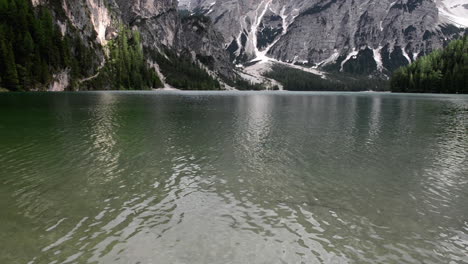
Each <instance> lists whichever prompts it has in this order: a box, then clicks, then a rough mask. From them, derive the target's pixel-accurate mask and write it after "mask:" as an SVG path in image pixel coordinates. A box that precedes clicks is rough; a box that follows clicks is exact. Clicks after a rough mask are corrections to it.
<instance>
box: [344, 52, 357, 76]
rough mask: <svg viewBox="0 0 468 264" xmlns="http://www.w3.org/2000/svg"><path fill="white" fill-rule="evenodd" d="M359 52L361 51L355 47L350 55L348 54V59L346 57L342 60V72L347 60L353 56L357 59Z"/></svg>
mask: <svg viewBox="0 0 468 264" xmlns="http://www.w3.org/2000/svg"><path fill="white" fill-rule="evenodd" d="M358 54H359V51H357V50H356V49H353V51H352V52H351V53H349V54H348V56H346V59H344V61H342V62H341V68H340V71H341V72H342V71H343V68H344V65H345V64H346V62H348V61H349V60H350V59H351V58H353V59H355V58H356V56H357V55H358Z"/></svg>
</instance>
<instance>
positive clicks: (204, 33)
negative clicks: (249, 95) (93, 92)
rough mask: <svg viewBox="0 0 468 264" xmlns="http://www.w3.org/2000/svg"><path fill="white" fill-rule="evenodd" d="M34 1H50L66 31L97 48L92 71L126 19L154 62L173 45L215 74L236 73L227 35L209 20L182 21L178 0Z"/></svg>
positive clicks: (43, 0)
mask: <svg viewBox="0 0 468 264" xmlns="http://www.w3.org/2000/svg"><path fill="white" fill-rule="evenodd" d="M33 4H34V5H35V6H37V5H47V6H49V7H50V8H51V10H52V11H53V12H54V14H55V17H56V23H57V25H59V27H60V29H61V31H62V34H63V35H66V34H74V35H76V34H78V35H79V36H80V37H81V39H82V41H83V43H84V44H85V45H86V46H87V47H88V48H90V50H93V52H94V53H95V54H94V55H95V56H92V57H93V58H92V59H93V60H94V62H93V65H96V67H93V68H90V69H89V75H90V76H91V75H94V74H96V72H97V71H98V69H99V68H98V66H99V65H100V66H99V67H102V66H103V65H104V64H105V63H106V61H105V48H104V46H105V45H106V44H107V43H108V41H109V40H111V39H113V38H115V37H116V36H117V35H118V34H119V28H120V26H121V25H125V26H127V27H130V28H132V29H135V30H138V31H139V32H140V33H141V37H142V44H143V46H144V48H145V51H147V52H148V54H147V57H148V62H149V64H155V63H156V62H155V61H151V60H152V59H151V58H152V56H151V54H154V53H155V52H158V53H164V52H165V51H166V50H170V51H171V52H173V53H175V54H180V55H183V56H187V55H188V56H191V57H192V58H193V60H195V61H197V60H198V61H199V62H201V63H203V64H205V65H207V69H209V70H210V71H211V72H212V73H213V74H215V75H218V74H219V75H221V76H223V77H226V78H233V77H234V71H233V64H232V63H231V62H230V60H229V53H228V52H227V50H226V49H225V47H224V42H225V41H224V39H223V36H222V35H221V34H219V33H218V32H217V31H216V30H215V29H214V27H213V25H212V23H211V22H210V21H206V22H202V21H198V22H196V21H195V20H193V19H190V20H184V21H182V19H181V17H180V16H179V14H178V8H177V6H178V1H177V0H58V1H52V0H34V1H33ZM192 55H193V56H192ZM57 76H58V75H57Z"/></svg>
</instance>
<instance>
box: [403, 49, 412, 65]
mask: <svg viewBox="0 0 468 264" xmlns="http://www.w3.org/2000/svg"><path fill="white" fill-rule="evenodd" d="M401 52H402V53H403V56H404V57H405V58H406V59H407V60H408V63H411V58H410V56H409V55H408V53H406V50H405V49H404V48H401Z"/></svg>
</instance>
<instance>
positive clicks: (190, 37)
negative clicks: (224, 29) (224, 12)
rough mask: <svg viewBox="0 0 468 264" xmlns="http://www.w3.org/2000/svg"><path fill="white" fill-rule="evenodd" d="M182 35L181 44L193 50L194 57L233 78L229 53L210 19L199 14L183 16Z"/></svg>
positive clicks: (210, 68) (209, 67) (219, 72)
mask: <svg viewBox="0 0 468 264" xmlns="http://www.w3.org/2000/svg"><path fill="white" fill-rule="evenodd" d="M182 36H183V37H182V38H181V46H182V47H184V49H186V50H189V52H190V51H191V52H193V54H194V56H195V58H194V59H196V60H198V61H200V62H201V63H202V64H204V65H205V66H206V67H207V68H208V70H210V71H212V72H217V73H218V74H220V75H221V76H222V77H224V78H228V79H233V78H235V75H234V71H233V67H232V63H231V62H230V60H229V53H228V52H227V51H226V50H225V47H224V38H223V36H222V34H221V33H219V32H218V31H217V30H215V29H214V27H213V26H212V23H211V20H210V19H206V17H199V16H190V17H186V18H183V19H182Z"/></svg>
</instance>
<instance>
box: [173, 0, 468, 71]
mask: <svg viewBox="0 0 468 264" xmlns="http://www.w3.org/2000/svg"><path fill="white" fill-rule="evenodd" d="M179 8H182V9H188V10H191V11H192V12H198V13H202V14H204V15H207V16H209V17H211V19H212V21H213V23H214V25H215V27H216V29H218V30H219V31H220V32H221V33H222V34H223V36H224V39H225V43H224V44H225V46H226V48H227V50H228V51H229V52H230V54H231V60H232V61H234V62H235V63H246V62H249V61H255V60H258V61H263V62H265V61H275V62H281V63H287V64H293V65H303V66H305V67H307V68H318V69H321V70H329V71H343V72H349V73H355V74H364V75H381V76H382V75H385V74H386V75H388V74H389V73H390V72H392V71H393V70H395V69H396V68H398V67H399V66H401V65H406V64H408V63H410V62H412V61H414V60H415V59H416V58H417V57H418V56H421V55H423V54H427V53H429V52H431V51H433V50H435V49H439V48H441V47H443V46H444V45H445V44H446V43H447V42H448V41H449V40H451V39H453V38H455V37H458V36H460V35H463V34H464V32H465V29H464V28H466V27H468V21H467V19H466V18H467V17H468V5H467V3H466V1H465V0H436V1H432V0H358V1H356V0H294V1H291V0H261V1H258V0H255V1H254V0H181V1H180V3H179Z"/></svg>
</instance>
